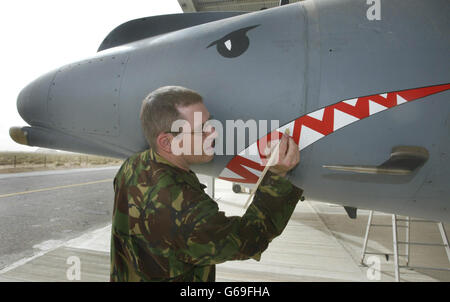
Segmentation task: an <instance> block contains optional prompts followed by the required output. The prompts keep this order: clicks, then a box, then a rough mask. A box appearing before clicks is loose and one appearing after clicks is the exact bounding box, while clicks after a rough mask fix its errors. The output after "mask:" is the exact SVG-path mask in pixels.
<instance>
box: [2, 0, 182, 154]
mask: <svg viewBox="0 0 450 302" xmlns="http://www.w3.org/2000/svg"><path fill="white" fill-rule="evenodd" d="M181 12H182V10H181V8H180V6H179V4H178V1H177V0H128V1H123V0H122V1H117V0H91V1H87V0H76V1H74V0H64V1H61V0H39V1H33V0H14V1H5V2H4V3H2V8H1V10H0V39H1V47H0V55H1V56H0V58H1V59H2V62H1V65H0V66H1V72H0V89H1V98H0V104H1V107H0V151H5V150H8V151H13V150H17V151H33V150H35V149H37V148H36V147H26V146H22V145H19V144H16V143H15V142H14V141H13V140H12V139H11V138H10V137H9V128H10V127H11V126H26V125H27V123H26V122H25V121H24V120H23V119H22V118H21V117H20V115H19V113H18V112H17V107H16V100H17V96H18V94H19V92H20V90H21V89H22V88H23V87H25V86H26V85H27V84H28V83H30V82H31V81H33V80H34V79H36V78H37V77H39V76H40V75H42V74H44V73H46V72H48V71H50V70H52V69H54V68H58V67H60V66H62V65H65V64H69V63H72V62H75V61H78V60H81V59H83V58H85V57H88V56H90V55H93V54H95V53H96V51H97V48H98V47H99V46H100V43H101V42H102V41H103V39H104V38H105V37H106V35H107V34H108V33H109V32H110V31H112V30H113V29H114V28H115V27H117V26H118V25H120V24H122V23H124V22H126V21H129V20H132V19H136V18H141V17H148V16H153V15H163V14H172V13H181Z"/></svg>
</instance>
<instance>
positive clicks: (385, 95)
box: [380, 93, 388, 99]
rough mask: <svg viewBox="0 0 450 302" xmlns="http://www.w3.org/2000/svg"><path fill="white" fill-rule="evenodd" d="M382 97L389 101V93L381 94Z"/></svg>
mask: <svg viewBox="0 0 450 302" xmlns="http://www.w3.org/2000/svg"><path fill="white" fill-rule="evenodd" d="M380 95H381V96H382V97H384V98H385V99H387V95H388V94H387V93H382V94H380Z"/></svg>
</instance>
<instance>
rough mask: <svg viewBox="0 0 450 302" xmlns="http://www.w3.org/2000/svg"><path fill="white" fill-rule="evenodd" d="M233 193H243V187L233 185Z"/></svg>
mask: <svg viewBox="0 0 450 302" xmlns="http://www.w3.org/2000/svg"><path fill="white" fill-rule="evenodd" d="M233 192H234V193H241V192H242V189H241V186H240V185H238V184H233Z"/></svg>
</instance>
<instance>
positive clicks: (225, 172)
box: [219, 168, 245, 180]
mask: <svg viewBox="0 0 450 302" xmlns="http://www.w3.org/2000/svg"><path fill="white" fill-rule="evenodd" d="M219 177H226V178H237V179H242V180H244V179H245V178H243V177H242V176H240V175H238V174H236V173H234V172H233V171H231V170H230V169H228V168H225V169H223V171H222V172H221V173H220V175H219Z"/></svg>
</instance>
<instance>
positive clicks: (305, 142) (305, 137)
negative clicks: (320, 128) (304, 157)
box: [299, 125, 325, 150]
mask: <svg viewBox="0 0 450 302" xmlns="http://www.w3.org/2000/svg"><path fill="white" fill-rule="evenodd" d="M324 136H325V135H323V134H322V133H319V132H317V131H314V130H312V129H311V128H309V127H306V126H304V125H303V126H302V131H301V134H300V142H299V149H300V150H302V149H304V148H306V147H307V146H309V145H311V144H312V143H315V142H316V141H318V140H319V139H321V138H322V137H324Z"/></svg>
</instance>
